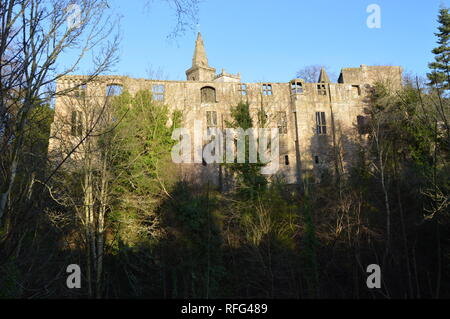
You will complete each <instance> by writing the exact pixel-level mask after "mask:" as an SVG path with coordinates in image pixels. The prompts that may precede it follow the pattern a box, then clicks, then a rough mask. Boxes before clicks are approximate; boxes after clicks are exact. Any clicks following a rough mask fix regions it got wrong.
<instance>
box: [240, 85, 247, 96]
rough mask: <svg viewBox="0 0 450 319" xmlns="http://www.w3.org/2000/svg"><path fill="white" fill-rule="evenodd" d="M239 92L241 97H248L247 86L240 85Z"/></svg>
mask: <svg viewBox="0 0 450 319" xmlns="http://www.w3.org/2000/svg"><path fill="white" fill-rule="evenodd" d="M239 92H240V95H241V96H247V84H244V83H241V84H239Z"/></svg>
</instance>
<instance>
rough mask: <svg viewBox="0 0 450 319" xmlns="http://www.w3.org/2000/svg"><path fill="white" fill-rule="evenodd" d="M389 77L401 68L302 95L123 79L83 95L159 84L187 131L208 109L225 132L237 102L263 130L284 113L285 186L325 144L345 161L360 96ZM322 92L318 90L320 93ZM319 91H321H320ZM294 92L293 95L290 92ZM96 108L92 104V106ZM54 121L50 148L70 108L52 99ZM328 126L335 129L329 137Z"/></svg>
mask: <svg viewBox="0 0 450 319" xmlns="http://www.w3.org/2000/svg"><path fill="white" fill-rule="evenodd" d="M380 76H384V77H387V76H388V77H390V78H391V79H392V80H393V81H394V82H395V83H396V84H397V85H399V86H400V85H401V69H400V68H398V67H361V68H356V69H343V72H342V75H341V82H344V83H321V84H320V85H321V87H318V86H319V83H303V82H302V84H303V87H302V89H303V92H302V93H301V94H298V92H293V91H292V89H291V82H289V83H246V84H245V85H246V92H245V94H243V93H242V83H233V82H213V81H211V82H199V81H158V80H146V79H133V78H129V77H99V78H98V80H96V82H93V83H89V85H88V87H87V92H88V95H89V96H97V97H98V98H100V97H102V96H104V95H105V94H106V87H107V85H109V84H120V85H122V86H123V87H124V89H126V90H128V91H129V92H130V93H131V94H135V93H136V92H138V91H139V90H152V87H153V85H155V84H158V85H163V86H164V101H162V102H161V103H164V104H166V105H168V106H169V108H170V110H171V111H172V112H173V111H174V110H180V111H181V112H182V114H183V127H186V128H188V129H189V130H191V134H192V135H193V123H194V121H195V120H202V121H203V123H204V126H205V127H206V114H207V112H208V111H215V112H217V122H218V123H217V126H218V127H219V128H222V129H224V128H226V121H227V120H230V119H231V117H230V112H231V108H232V107H234V106H236V105H237V104H238V103H239V102H240V101H243V102H248V103H249V105H250V111H251V115H252V117H253V119H254V125H256V124H257V114H258V111H260V110H261V109H263V110H264V111H265V112H266V115H267V124H266V127H268V128H277V127H278V118H279V112H286V116H287V132H286V134H282V135H280V170H279V174H280V175H281V176H283V177H284V178H285V179H286V181H287V182H288V183H296V182H298V179H299V178H300V175H301V173H304V172H305V171H318V170H320V169H321V168H323V167H325V166H329V165H330V162H331V161H332V160H333V158H334V155H335V154H334V152H333V149H332V148H331V146H332V145H333V144H337V145H339V147H340V150H341V152H342V156H343V159H344V160H345V163H343V164H344V165H347V164H349V163H351V160H352V157H353V155H352V154H353V153H354V150H355V144H356V138H357V134H356V124H357V117H358V116H359V115H363V110H364V107H365V102H364V98H365V96H366V95H367V88H368V85H369V84H372V83H374V81H375V80H376V79H378V77H380ZM82 79H83V78H82V77H71V76H67V77H64V78H62V79H61V80H60V81H59V82H58V84H57V85H58V90H62V89H63V88H68V87H70V86H74V85H75V84H76V83H79V81H82ZM263 84H266V88H267V87H268V86H267V85H270V88H271V91H270V92H267V91H266V94H264V93H263ZM205 87H209V88H213V89H215V93H216V98H215V101H210V102H202V93H201V92H202V88H205ZM321 89H322V90H321ZM324 89H325V93H324V91H323V90H324ZM296 93H297V94H296ZM97 104H98V103H97ZM316 112H324V113H325V119H326V126H327V134H323V135H318V134H317V131H316V124H317V123H316ZM55 113H56V115H55V123H54V124H53V126H52V134H54V136H58V138H55V139H52V140H51V141H50V149H55V148H57V147H58V145H59V144H58V143H61V140H64V134H67V129H68V128H66V130H65V131H64V130H63V129H61V125H60V124H58V123H61V119H63V118H66V123H69V125H70V119H68V117H70V108H69V107H68V105H67V100H66V101H64V99H63V98H62V97H60V98H58V99H57V101H56V105H55ZM332 127H334V128H335V130H334V134H333V131H332ZM180 171H181V172H182V175H183V176H185V177H186V178H193V179H195V180H196V181H198V182H199V183H205V182H206V181H210V182H211V183H214V184H218V183H219V182H220V181H221V180H220V179H221V178H223V176H222V177H221V176H220V170H219V166H218V165H207V166H204V165H202V164H182V165H180Z"/></svg>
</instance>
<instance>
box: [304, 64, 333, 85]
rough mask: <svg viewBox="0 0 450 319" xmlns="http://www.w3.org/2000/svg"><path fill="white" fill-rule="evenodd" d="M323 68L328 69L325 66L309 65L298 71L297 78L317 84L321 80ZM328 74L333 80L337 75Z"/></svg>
mask: <svg viewBox="0 0 450 319" xmlns="http://www.w3.org/2000/svg"><path fill="white" fill-rule="evenodd" d="M322 68H325V69H327V67H325V66H323V65H318V64H314V65H308V66H305V67H303V68H301V69H300V70H298V71H297V74H296V76H297V78H300V79H303V80H305V81H306V82H308V83H316V82H317V81H318V80H319V75H320V70H322ZM327 73H328V75H329V76H330V77H331V79H334V78H335V75H334V74H333V73H329V72H327Z"/></svg>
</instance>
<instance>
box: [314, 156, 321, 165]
mask: <svg viewBox="0 0 450 319" xmlns="http://www.w3.org/2000/svg"><path fill="white" fill-rule="evenodd" d="M314 163H315V164H320V159H319V156H317V155H316V156H314Z"/></svg>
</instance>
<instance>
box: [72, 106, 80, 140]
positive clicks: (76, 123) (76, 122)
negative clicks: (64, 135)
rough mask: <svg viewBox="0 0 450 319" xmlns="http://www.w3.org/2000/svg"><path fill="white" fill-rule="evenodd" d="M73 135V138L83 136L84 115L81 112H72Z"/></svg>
mask: <svg viewBox="0 0 450 319" xmlns="http://www.w3.org/2000/svg"><path fill="white" fill-rule="evenodd" d="M71 134H72V136H81V135H83V118H82V113H81V112H80V111H73V112H72V120H71Z"/></svg>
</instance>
